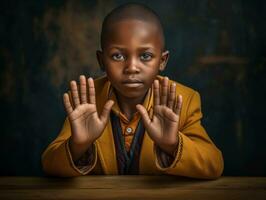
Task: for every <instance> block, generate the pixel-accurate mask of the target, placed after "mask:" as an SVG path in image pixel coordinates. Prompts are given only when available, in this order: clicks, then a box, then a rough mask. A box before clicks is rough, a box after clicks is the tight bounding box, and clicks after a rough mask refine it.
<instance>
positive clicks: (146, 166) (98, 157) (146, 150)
mask: <svg viewBox="0 0 266 200" xmlns="http://www.w3.org/2000/svg"><path fill="white" fill-rule="evenodd" d="M162 78H163V77H161V76H159V75H158V76H157V79H158V80H161V79H162ZM94 81H95V91H96V105H97V110H98V112H99V113H101V111H102V109H103V106H104V104H105V102H106V101H107V99H108V92H109V90H110V86H111V84H110V82H109V81H108V78H107V77H106V76H103V77H100V78H98V79H96V80H94ZM171 82H173V81H172V80H170V83H171ZM150 90H151V91H152V88H151V89H150ZM176 94H177V95H178V94H181V95H182V97H183V104H182V108H181V114H180V120H179V147H178V153H177V155H176V157H175V160H174V161H173V162H172V163H171V165H170V166H168V167H163V166H162V165H161V163H160V158H159V155H158V153H157V152H158V151H157V150H156V145H155V144H154V142H153V140H152V139H151V138H150V137H149V135H148V134H147V132H145V134H144V138H143V143H142V148H141V153H140V160H139V174H143V175H160V174H168V175H177V176H186V177H193V178H204V179H214V178H218V177H219V176H221V174H222V172H223V168H224V162H223V156H222V153H221V151H220V150H219V149H218V148H217V147H216V146H215V144H214V143H213V142H212V141H211V139H210V138H209V136H208V135H207V133H206V131H205V129H204V128H203V127H202V125H201V121H200V120H201V118H202V113H201V102H200V96H199V93H198V92H196V91H194V90H192V89H190V88H188V87H186V86H184V85H182V84H180V83H177V82H176ZM150 103H151V106H150V110H149V113H150V114H151V113H152V111H153V106H152V104H153V94H152V101H151V102H150ZM70 136H71V128H70V124H69V121H68V119H66V120H65V123H64V125H63V128H62V130H61V132H60V134H59V136H58V137H57V138H56V139H55V140H54V141H53V142H52V143H51V144H50V145H49V146H48V147H47V149H46V150H45V151H44V153H43V154H42V166H43V170H44V172H45V173H47V174H48V175H54V176H61V177H72V176H80V175H89V174H106V175H117V174H118V168H117V162H116V150H115V144H114V139H113V133H112V125H111V122H110V120H109V122H108V124H107V126H106V128H105V129H104V131H103V134H102V135H101V137H99V138H98V139H97V140H96V141H95V142H94V145H93V149H94V161H93V165H92V166H91V167H90V169H89V170H87V171H86V172H84V170H80V169H79V168H78V167H77V166H75V164H74V162H73V160H72V157H71V154H70V151H69V146H68V141H69V137H70Z"/></svg>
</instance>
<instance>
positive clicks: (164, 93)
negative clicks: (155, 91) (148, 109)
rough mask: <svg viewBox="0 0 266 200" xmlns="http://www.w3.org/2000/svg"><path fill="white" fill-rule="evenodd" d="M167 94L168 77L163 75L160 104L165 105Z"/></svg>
mask: <svg viewBox="0 0 266 200" xmlns="http://www.w3.org/2000/svg"><path fill="white" fill-rule="evenodd" d="M167 94H168V77H164V79H163V83H162V93H161V105H166V103H167Z"/></svg>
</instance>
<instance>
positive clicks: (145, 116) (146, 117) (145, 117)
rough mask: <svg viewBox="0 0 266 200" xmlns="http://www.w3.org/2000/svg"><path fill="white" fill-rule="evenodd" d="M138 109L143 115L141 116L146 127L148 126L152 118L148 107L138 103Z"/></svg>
mask: <svg viewBox="0 0 266 200" xmlns="http://www.w3.org/2000/svg"><path fill="white" fill-rule="evenodd" d="M136 109H137V110H138V111H139V113H140V115H141V117H142V119H143V123H144V125H145V126H146V127H148V126H149V124H150V123H151V119H150V117H149V114H148V112H147V110H146V108H145V107H143V106H142V105H140V104H138V105H136Z"/></svg>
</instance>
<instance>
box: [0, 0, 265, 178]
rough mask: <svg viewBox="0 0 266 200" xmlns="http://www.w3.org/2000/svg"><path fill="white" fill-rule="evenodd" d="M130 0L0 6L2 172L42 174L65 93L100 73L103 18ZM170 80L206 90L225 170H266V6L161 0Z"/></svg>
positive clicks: (157, 0)
mask: <svg viewBox="0 0 266 200" xmlns="http://www.w3.org/2000/svg"><path fill="white" fill-rule="evenodd" d="M128 2H129V1H126V0H110V1H103V0H98V1H96V0H95V1H93V0H76V1H74V0H65V1H63V0H53V1H52V0H50V1H47V0H46V1H45V0H39V1H35V0H27V1H19V0H18V1H11V0H9V1H7V0H6V1H1V2H0V11H1V12H0V13H1V14H0V24H1V26H0V111H1V113H2V114H1V119H0V120H1V121H0V122H1V131H0V161H1V165H0V175H2V176H3V175H5V176H7V175H8V176H10V175H28V176H30V175H31V176H40V175H43V172H42V169H41V153H42V152H43V151H44V150H45V148H46V147H47V145H48V144H49V143H50V142H52V140H53V139H55V137H56V136H57V135H58V133H59V131H60V129H61V127H62V124H63V121H64V119H65V116H66V115H65V112H64V108H63V103H62V94H63V92H64V91H66V90H67V89H68V83H69V81H70V80H72V79H76V80H77V79H78V77H79V75H80V74H86V75H87V76H92V77H94V78H96V77H98V76H101V75H102V72H101V71H100V69H99V67H98V64H97V61H96V56H95V51H96V50H97V49H99V33H100V28H101V23H102V20H103V18H104V16H105V15H106V14H107V13H108V12H109V11H110V10H111V9H113V8H114V7H116V6H118V5H120V4H123V3H128ZM135 2H142V3H144V4H146V5H147V6H149V7H151V8H152V9H154V10H155V11H156V12H157V13H158V15H159V16H160V17H161V20H162V23H163V26H164V30H165V35H166V45H167V48H168V50H169V51H170V60H169V63H168V66H167V69H166V71H165V72H164V73H163V74H162V75H167V76H169V77H170V78H171V79H173V80H176V81H178V82H180V83H182V84H185V85H187V86H189V87H192V88H193V89H195V90H197V91H199V93H200V94H201V99H202V110H203V115H204V116H203V120H202V124H203V125H204V127H205V128H206V130H207V132H208V134H209V136H210V137H211V139H212V140H213V141H214V142H215V144H216V145H217V146H218V147H219V148H220V149H221V150H222V152H223V155H224V160H225V170H224V175H240V176H251V175H252V176H265V175H266V151H265V146H266V117H265V111H266V109H265V100H266V99H265V97H266V84H265V80H266V79H265V78H264V77H265V74H266V73H265V72H266V67H265V63H266V48H265V47H266V14H265V12H266V3H265V1H263V0H261V1H259V0H257V1H255V0H245V1H244V0H224V1H220V0H201V1H199V0H198V1H196V0H190V1H186V0H168V1H163V0H152V1H135Z"/></svg>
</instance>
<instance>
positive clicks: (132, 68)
mask: <svg viewBox="0 0 266 200" xmlns="http://www.w3.org/2000/svg"><path fill="white" fill-rule="evenodd" d="M139 71H140V69H139V67H138V61H137V59H136V58H133V57H132V58H129V59H127V62H126V67H125V73H126V74H136V73H139Z"/></svg>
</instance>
